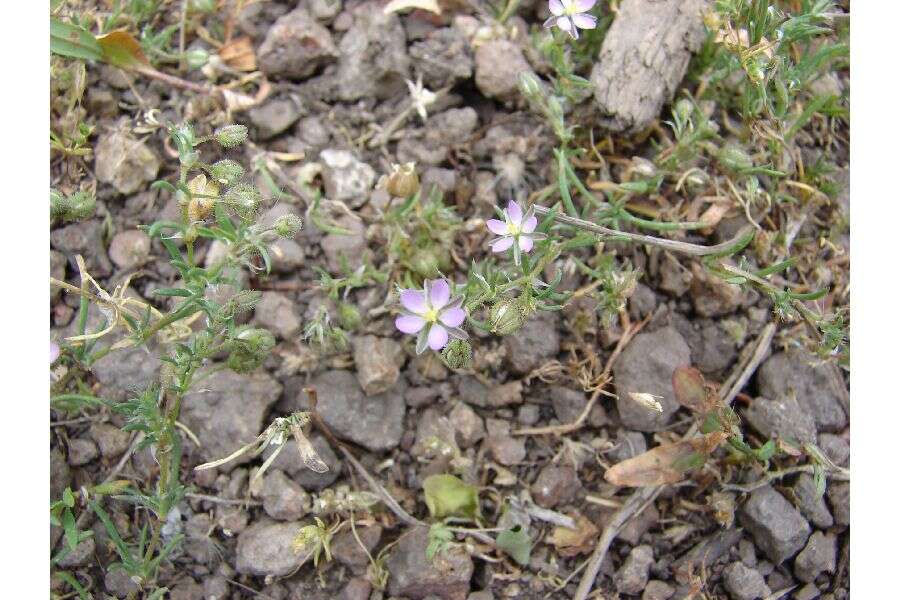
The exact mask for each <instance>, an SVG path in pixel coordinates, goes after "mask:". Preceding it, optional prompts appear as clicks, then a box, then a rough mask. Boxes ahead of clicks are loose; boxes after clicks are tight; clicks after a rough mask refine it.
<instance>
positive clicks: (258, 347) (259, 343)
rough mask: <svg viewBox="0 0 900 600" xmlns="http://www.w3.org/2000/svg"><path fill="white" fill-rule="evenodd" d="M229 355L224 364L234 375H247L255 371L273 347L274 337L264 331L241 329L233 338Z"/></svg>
mask: <svg viewBox="0 0 900 600" xmlns="http://www.w3.org/2000/svg"><path fill="white" fill-rule="evenodd" d="M232 341H233V344H234V345H233V347H232V350H231V354H229V355H228V360H227V361H226V364H227V365H228V368H229V369H231V370H232V371H234V372H236V373H249V372H251V371H253V370H255V369H257V368H258V367H259V366H260V365H261V364H262V363H263V361H264V360H265V359H266V356H268V354H269V352H270V351H271V350H272V348H274V347H275V336H274V335H272V333H271V332H269V331H268V330H266V329H259V328H255V327H243V328H241V329H239V330H238V333H237V335H236V336H235V337H234V339H233V340H232Z"/></svg>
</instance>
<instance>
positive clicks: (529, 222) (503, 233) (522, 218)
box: [487, 200, 547, 265]
mask: <svg viewBox="0 0 900 600" xmlns="http://www.w3.org/2000/svg"><path fill="white" fill-rule="evenodd" d="M503 218H504V221H501V220H500V219H488V221H487V227H488V229H490V230H491V232H493V233H496V234H497V235H499V236H500V237H499V238H497V239H496V240H493V241H491V250H493V251H494V252H505V251H506V250H509V248H510V247H512V249H513V260H514V261H515V263H516V264H517V265H518V264H519V263H520V262H521V258H520V252H531V249H532V248H534V242H535V241H537V240H542V239H544V238H546V237H547V236H546V235H544V234H543V233H535V232H534V229H535V227H537V217H535V216H534V209H533V208H529V209H528V212H527V213H525V214H522V207H521V206H519V203H518V202H516V201H514V200H512V201H510V203H509V204H508V205H507V206H506V210H504V211H503Z"/></svg>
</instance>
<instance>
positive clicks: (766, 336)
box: [722, 323, 775, 405]
mask: <svg viewBox="0 0 900 600" xmlns="http://www.w3.org/2000/svg"><path fill="white" fill-rule="evenodd" d="M774 337H775V323H769V324H768V325H766V327H765V329H763V331H762V333H760V334H759V337H758V338H757V341H756V349H755V350H754V351H753V354H752V355H751V356H750V358H749V359H748V360H747V363H746V364H745V365H744V366H742V367H740V369H739V370H736V371H734V372H732V374H731V375H730V376H729V377H728V379H727V380H726V381H725V383H724V384H723V385H722V388H723V389H727V390H728V392H727V393H726V394H725V395H724V396H723V397H722V402H724V403H725V404H727V405H730V404H731V403H732V402H733V401H734V398H735V397H736V396H737V395H738V392H740V391H741V390H742V389H743V388H744V386H745V385H747V382H748V381H750V378H751V377H752V376H753V373H755V372H756V369H757V368H758V367H759V365H760V363H762V361H763V359H764V358H765V357H766V353H767V352H768V351H769V346H770V345H771V344H772V339H773V338H774Z"/></svg>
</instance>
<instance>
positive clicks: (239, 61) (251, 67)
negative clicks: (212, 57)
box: [219, 36, 256, 73]
mask: <svg viewBox="0 0 900 600" xmlns="http://www.w3.org/2000/svg"><path fill="white" fill-rule="evenodd" d="M219 58H221V59H222V61H223V62H224V63H225V64H226V65H228V66H229V67H231V68H232V69H235V70H237V71H244V72H248V73H249V72H250V71H255V70H256V52H255V51H254V50H253V41H252V40H251V39H250V38H249V37H247V36H242V37H239V38H237V39H234V40H231V41H230V42H228V43H227V44H223V45H222V47H221V48H219Z"/></svg>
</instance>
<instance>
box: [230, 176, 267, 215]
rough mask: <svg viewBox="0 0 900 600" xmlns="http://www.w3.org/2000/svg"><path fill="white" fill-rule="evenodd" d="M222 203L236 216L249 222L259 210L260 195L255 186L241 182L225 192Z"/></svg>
mask: <svg viewBox="0 0 900 600" xmlns="http://www.w3.org/2000/svg"><path fill="white" fill-rule="evenodd" d="M223 201H224V203H225V205H226V206H227V207H228V208H230V209H231V210H232V211H234V213H235V214H237V216H239V217H240V218H241V219H243V220H245V221H249V220H250V219H251V218H253V216H254V215H255V214H256V211H257V210H259V204H260V202H261V201H262V195H261V194H260V193H259V190H258V189H256V186H255V185H252V184H250V183H246V182H241V183H237V184H235V185H234V187H232V188H231V189H230V190H228V191H227V192H225V197H224V198H223Z"/></svg>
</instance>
